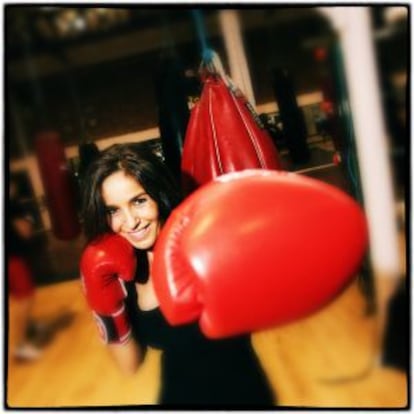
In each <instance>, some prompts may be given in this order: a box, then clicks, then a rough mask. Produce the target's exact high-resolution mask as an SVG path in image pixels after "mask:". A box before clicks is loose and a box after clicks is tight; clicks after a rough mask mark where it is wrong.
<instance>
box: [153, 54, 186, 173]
mask: <svg viewBox="0 0 414 414" xmlns="http://www.w3.org/2000/svg"><path fill="white" fill-rule="evenodd" d="M156 92H157V101H158V125H159V128H160V134H161V144H162V149H163V153H164V157H165V163H166V164H167V165H168V167H169V168H170V170H171V171H172V173H173V174H174V176H175V177H176V179H177V181H178V180H179V179H180V164H181V153H182V149H183V142H184V136H185V131H186V128H187V124H188V119H189V116H190V113H189V109H188V103H187V95H186V82H185V77H184V73H183V70H182V69H181V67H180V65H179V62H178V61H177V58H175V57H174V56H168V57H164V58H163V59H162V61H161V65H160V70H159V72H158V74H157V77H156Z"/></svg>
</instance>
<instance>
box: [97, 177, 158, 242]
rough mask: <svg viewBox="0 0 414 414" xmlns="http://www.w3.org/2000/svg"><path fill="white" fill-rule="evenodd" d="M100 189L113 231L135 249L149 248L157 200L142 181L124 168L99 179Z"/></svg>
mask: <svg viewBox="0 0 414 414" xmlns="http://www.w3.org/2000/svg"><path fill="white" fill-rule="evenodd" d="M101 191H102V197H103V200H104V203H105V207H106V211H107V215H108V224H109V226H110V227H111V229H112V231H113V232H114V233H118V234H119V235H120V236H122V237H123V238H125V239H126V240H128V241H129V242H130V243H131V244H132V245H133V246H134V247H135V248H137V249H141V250H147V249H151V248H152V247H153V246H154V244H155V241H156V239H157V237H158V234H159V232H160V229H161V221H160V218H159V212H158V205H157V203H156V202H155V201H154V200H153V199H152V198H151V197H150V196H149V195H148V194H147V193H146V192H145V190H144V188H143V187H142V186H141V184H140V183H139V182H138V181H137V180H136V179H135V178H134V177H131V176H130V175H126V174H125V172H124V171H117V172H115V173H113V174H111V175H110V176H108V177H107V178H106V179H105V180H104V181H103V182H102V188H101Z"/></svg>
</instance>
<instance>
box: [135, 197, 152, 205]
mask: <svg viewBox="0 0 414 414" xmlns="http://www.w3.org/2000/svg"><path fill="white" fill-rule="evenodd" d="M147 200H148V197H138V198H136V199H135V200H134V201H133V203H134V204H135V205H136V206H140V205H141V204H144V203H145V202H146V201H147Z"/></svg>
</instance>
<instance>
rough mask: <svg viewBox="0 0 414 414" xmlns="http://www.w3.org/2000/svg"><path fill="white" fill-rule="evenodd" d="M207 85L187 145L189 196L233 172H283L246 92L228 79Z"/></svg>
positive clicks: (184, 163) (184, 164)
mask: <svg viewBox="0 0 414 414" xmlns="http://www.w3.org/2000/svg"><path fill="white" fill-rule="evenodd" d="M203 82H204V86H203V91H202V93H201V97H200V100H199V101H198V102H197V103H196V104H195V106H194V107H193V109H192V112H191V115H190V120H189V124H188V127H187V131H186V136H185V140H184V147H183V153H182V159H181V173H182V187H183V191H184V193H185V194H189V193H190V192H192V191H193V190H195V189H196V188H197V187H199V186H200V185H202V184H204V183H207V182H209V181H210V180H212V179H213V178H215V177H217V176H219V175H222V174H225V173H228V172H233V171H241V170H245V169H248V168H260V169H274V170H280V169H281V165H280V162H279V157H278V153H277V149H276V147H275V145H274V143H273V141H272V138H271V137H270V135H269V134H268V132H267V131H266V130H265V129H264V126H263V124H262V123H261V121H260V119H259V117H258V116H257V114H256V113H255V111H254V110H253V107H252V106H251V104H250V103H249V102H248V101H247V99H246V98H245V97H244V95H243V94H242V92H241V91H240V90H239V89H238V88H237V87H235V85H234V84H232V82H231V81H230V80H229V79H228V78H227V77H226V76H225V75H223V73H222V74H218V73H212V72H209V73H207V75H206V76H205V77H204V79H203Z"/></svg>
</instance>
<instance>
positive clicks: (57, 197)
mask: <svg viewBox="0 0 414 414" xmlns="http://www.w3.org/2000/svg"><path fill="white" fill-rule="evenodd" d="M35 150H36V156H37V160H38V163H39V169H40V175H41V178H42V183H43V186H44V190H45V195H46V200H47V205H48V209H49V214H50V219H51V223H52V231H53V234H54V235H55V236H56V237H57V238H58V239H61V240H70V239H73V238H75V237H76V236H77V235H78V234H79V233H80V230H81V227H80V223H79V219H78V214H77V210H76V205H75V188H74V183H73V181H72V178H71V175H70V171H69V169H68V164H67V160H66V156H65V150H64V146H63V143H62V142H61V140H60V137H59V134H58V133H57V132H56V131H42V132H39V133H38V134H37V135H36V138H35Z"/></svg>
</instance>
